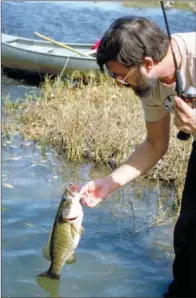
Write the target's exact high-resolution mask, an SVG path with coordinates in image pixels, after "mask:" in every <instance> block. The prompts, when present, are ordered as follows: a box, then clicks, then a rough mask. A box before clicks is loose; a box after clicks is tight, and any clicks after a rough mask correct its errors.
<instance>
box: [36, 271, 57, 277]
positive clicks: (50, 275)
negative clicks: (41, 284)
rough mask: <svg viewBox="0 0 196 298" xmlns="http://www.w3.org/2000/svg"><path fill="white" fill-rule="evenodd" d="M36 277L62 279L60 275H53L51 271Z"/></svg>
mask: <svg viewBox="0 0 196 298" xmlns="http://www.w3.org/2000/svg"><path fill="white" fill-rule="evenodd" d="M36 277H46V278H51V279H60V275H59V274H56V273H52V272H50V271H49V270H48V271H46V272H43V273H40V274H38V275H37V276H36Z"/></svg>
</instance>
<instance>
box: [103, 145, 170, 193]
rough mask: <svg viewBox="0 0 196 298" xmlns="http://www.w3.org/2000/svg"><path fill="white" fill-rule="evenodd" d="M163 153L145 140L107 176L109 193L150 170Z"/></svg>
mask: <svg viewBox="0 0 196 298" xmlns="http://www.w3.org/2000/svg"><path fill="white" fill-rule="evenodd" d="M164 153H165V152H162V151H161V150H158V149H157V147H156V146H153V145H152V144H151V143H150V142H149V141H148V140H145V141H144V142H143V143H142V144H141V145H139V146H138V148H137V149H136V150H135V151H134V152H133V153H132V154H131V156H130V157H129V159H128V160H127V161H126V162H125V163H124V164H122V165H121V166H120V167H119V168H118V169H116V170H115V171H114V172H112V173H111V174H110V175H109V176H108V177H107V179H108V184H109V185H108V190H109V193H110V192H112V191H113V190H115V189H116V188H119V187H121V186H123V185H125V184H127V183H128V182H130V181H131V180H133V179H135V178H137V177H138V176H140V175H141V174H143V173H145V172H147V171H148V170H150V169H151V168H152V167H153V166H154V165H155V164H156V163H157V162H158V160H159V159H160V158H161V157H162V156H163V155H164Z"/></svg>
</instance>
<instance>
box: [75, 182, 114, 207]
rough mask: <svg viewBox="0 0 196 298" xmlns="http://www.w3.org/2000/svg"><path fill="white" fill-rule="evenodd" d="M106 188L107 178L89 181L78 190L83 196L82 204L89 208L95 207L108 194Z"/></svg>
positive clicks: (107, 184)
mask: <svg viewBox="0 0 196 298" xmlns="http://www.w3.org/2000/svg"><path fill="white" fill-rule="evenodd" d="M109 179H111V178H109ZM108 186H109V181H108V177H105V178H103V179H97V180H95V181H89V182H88V183H87V184H86V185H84V186H83V187H82V188H81V190H80V193H82V194H83V198H82V204H83V205H86V206H88V207H91V208H92V207H95V206H96V205H97V204H98V203H100V202H101V201H103V200H104V199H105V198H106V197H107V195H108V194H109V189H108Z"/></svg>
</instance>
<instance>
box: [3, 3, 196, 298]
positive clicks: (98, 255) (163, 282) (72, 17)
mask: <svg viewBox="0 0 196 298" xmlns="http://www.w3.org/2000/svg"><path fill="white" fill-rule="evenodd" d="M128 14H137V15H143V16H146V17H150V18H152V19H153V20H155V21H157V22H158V23H159V25H160V26H161V27H162V28H164V23H163V19H162V14H161V10H160V9H157V8H156V9H143V10H142V9H132V8H125V7H123V6H122V5H121V4H120V3H106V2H105V3H104V2H92V3H89V2H60V1H58V2H46V1H43V2H41V1H39V2H38V1H32V2H30V1H28V2H27V1H17V2H12V1H4V2H3V4H2V25H3V27H4V28H5V32H6V33H8V34H13V35H18V36H24V37H28V38H32V37H34V36H33V33H32V32H33V31H38V32H40V33H42V34H44V35H47V36H50V37H52V38H54V39H58V40H61V41H65V42H90V43H91V42H94V41H95V40H96V39H97V38H99V37H100V36H101V35H102V34H103V32H104V31H105V30H106V29H107V27H108V25H109V24H110V23H111V22H112V21H113V20H115V19H116V18H118V17H120V16H123V15H128ZM167 14H168V19H169V21H170V24H171V29H172V32H177V31H183V32H186V31H191V30H194V29H195V28H194V26H195V25H194V24H195V23H194V20H195V16H194V14H193V13H191V12H184V11H180V10H171V11H168V12H167ZM30 92H31V93H32V94H34V93H36V92H38V93H39V89H38V88H37V87H35V86H31V87H30V86H28V85H26V84H25V83H24V82H21V81H17V80H13V79H11V78H9V77H7V76H5V75H3V78H2V99H3V100H4V99H5V98H6V97H9V98H10V99H11V100H15V99H16V98H18V97H20V98H24V97H25V93H30ZM107 171H108V170H107V169H105V168H104V167H101V166H95V165H94V164H92V163H82V164H77V163H73V162H72V163H70V162H68V161H66V160H64V159H63V157H61V156H58V155H57V154H56V153H55V151H54V150H52V149H51V148H42V147H40V146H39V144H35V143H34V142H32V141H31V140H24V139H22V138H21V137H20V136H19V135H17V134H16V135H15V136H6V137H5V138H3V139H2V296H3V297H161V296H162V294H163V292H164V291H165V289H166V287H167V284H168V282H169V281H170V280H171V278H172V272H171V269H172V261H173V248H172V238H173V227H174V223H173V222H172V220H171V216H169V217H167V214H166V211H171V213H170V215H172V208H173V207H172V206H173V205H172V199H173V190H172V189H168V188H167V187H165V186H164V185H159V184H157V183H150V182H148V181H145V182H139V181H136V182H134V183H132V184H131V185H128V186H126V187H124V188H123V189H121V190H119V191H116V192H114V193H113V194H112V195H111V196H110V197H109V198H108V200H106V201H105V202H104V203H102V204H100V205H99V206H98V207H96V208H94V209H88V208H84V222H83V226H84V228H85V233H84V235H83V237H82V239H81V241H80V244H79V246H78V248H77V250H76V257H77V261H76V263H75V264H73V265H66V266H64V268H63V270H62V274H61V280H60V283H59V284H56V283H55V282H54V281H50V282H48V281H45V282H42V284H37V282H36V278H35V276H36V274H39V273H41V272H43V271H45V270H46V269H47V268H48V266H49V263H48V262H47V261H46V260H45V259H44V258H43V256H42V255H41V250H42V247H43V246H44V245H45V243H46V241H47V237H48V232H49V230H50V229H51V226H52V224H53V220H54V216H55V213H56V210H57V206H58V203H59V201H60V199H61V196H62V193H63V190H64V188H65V187H66V186H67V185H68V184H69V183H70V182H76V183H79V184H80V185H82V184H84V183H85V182H86V181H88V180H89V179H94V178H98V177H101V176H103V175H105V173H106V172H107Z"/></svg>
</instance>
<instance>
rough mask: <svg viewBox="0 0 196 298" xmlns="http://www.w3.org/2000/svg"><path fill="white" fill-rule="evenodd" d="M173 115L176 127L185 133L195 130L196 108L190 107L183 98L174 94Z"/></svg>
mask: <svg viewBox="0 0 196 298" xmlns="http://www.w3.org/2000/svg"><path fill="white" fill-rule="evenodd" d="M174 101H175V117H174V123H175V125H176V127H177V128H178V129H179V130H181V131H184V132H186V133H195V132H196V109H192V108H191V107H190V106H189V105H188V104H187V103H186V102H185V101H184V100H183V99H181V98H180V97H177V96H175V97H174Z"/></svg>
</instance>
